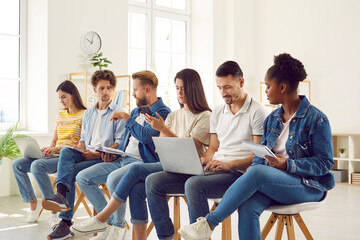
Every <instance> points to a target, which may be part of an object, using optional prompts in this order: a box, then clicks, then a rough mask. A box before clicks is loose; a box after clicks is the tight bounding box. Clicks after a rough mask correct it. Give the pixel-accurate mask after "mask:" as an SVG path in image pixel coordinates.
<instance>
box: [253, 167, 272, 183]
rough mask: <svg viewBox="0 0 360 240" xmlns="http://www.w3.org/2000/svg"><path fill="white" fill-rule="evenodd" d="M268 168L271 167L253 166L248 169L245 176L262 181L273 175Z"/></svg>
mask: <svg viewBox="0 0 360 240" xmlns="http://www.w3.org/2000/svg"><path fill="white" fill-rule="evenodd" d="M270 168H271V167H270V166H267V165H255V166H252V167H251V168H250V170H249V171H248V172H247V174H248V175H251V177H252V178H253V179H254V180H262V181H264V180H266V179H268V177H271V176H272V175H273V172H272V171H269V170H270Z"/></svg>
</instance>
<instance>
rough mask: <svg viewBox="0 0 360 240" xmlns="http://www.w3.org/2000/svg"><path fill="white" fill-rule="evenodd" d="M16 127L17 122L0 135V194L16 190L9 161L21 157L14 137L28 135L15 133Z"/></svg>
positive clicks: (13, 192)
mask: <svg viewBox="0 0 360 240" xmlns="http://www.w3.org/2000/svg"><path fill="white" fill-rule="evenodd" d="M18 129H19V128H18V124H15V125H14V126H13V127H11V128H9V129H8V130H7V131H6V133H5V135H3V136H1V137H0V182H1V183H2V186H1V188H0V196H8V195H12V194H16V191H17V187H16V184H15V177H14V174H13V171H12V169H11V163H12V160H14V159H16V158H18V157H21V153H20V150H19V149H18V147H17V145H16V143H15V141H14V138H23V137H28V136H26V135H23V134H15V131H17V130H18Z"/></svg>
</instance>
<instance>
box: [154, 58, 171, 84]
mask: <svg viewBox="0 0 360 240" xmlns="http://www.w3.org/2000/svg"><path fill="white" fill-rule="evenodd" d="M155 67H156V76H157V77H158V79H159V85H161V86H164V87H167V86H168V83H169V81H170V79H172V77H173V76H172V72H171V54H170V53H163V52H157V53H156V55H155Z"/></svg>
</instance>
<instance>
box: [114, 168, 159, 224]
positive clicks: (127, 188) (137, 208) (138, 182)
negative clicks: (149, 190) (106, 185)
mask: <svg viewBox="0 0 360 240" xmlns="http://www.w3.org/2000/svg"><path fill="white" fill-rule="evenodd" d="M162 170H163V169H162V167H161V164H160V163H139V164H133V165H132V166H131V167H130V168H129V170H128V171H127V173H126V174H125V175H124V176H123V177H122V178H121V180H120V182H118V184H117V186H116V188H115V192H114V193H113V194H112V196H113V197H114V198H115V199H116V200H117V201H119V202H126V199H127V198H128V197H129V202H130V213H131V222H132V224H137V225H142V224H146V223H147V222H148V214H147V206H146V195H145V179H146V177H147V176H148V175H149V174H151V173H154V172H159V171H162Z"/></svg>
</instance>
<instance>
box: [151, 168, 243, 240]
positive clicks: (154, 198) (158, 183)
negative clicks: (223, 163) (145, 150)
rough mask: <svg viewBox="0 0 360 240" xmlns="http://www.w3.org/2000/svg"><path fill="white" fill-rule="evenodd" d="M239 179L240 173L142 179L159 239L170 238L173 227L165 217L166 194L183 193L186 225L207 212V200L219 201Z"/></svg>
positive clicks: (167, 211)
mask: <svg viewBox="0 0 360 240" xmlns="http://www.w3.org/2000/svg"><path fill="white" fill-rule="evenodd" d="M240 176H241V173H240V172H237V171H231V172H227V173H216V174H210V175H206V176H193V175H188V174H176V173H168V172H159V173H154V174H151V175H150V176H148V177H147V178H146V195H147V199H148V204H149V209H150V214H151V218H152V221H153V222H154V225H155V228H156V233H157V235H158V238H159V239H172V236H173V235H174V226H173V223H172V221H171V219H170V217H169V207H168V203H167V199H166V195H167V194H176V193H185V195H186V200H187V202H188V209H189V217H190V223H194V222H195V221H196V219H197V218H198V217H205V215H206V214H208V213H209V205H208V198H220V197H222V196H223V194H224V193H225V191H226V190H227V189H228V187H230V186H231V184H233V183H234V182H235V181H236V179H238V178H239V177H240Z"/></svg>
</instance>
